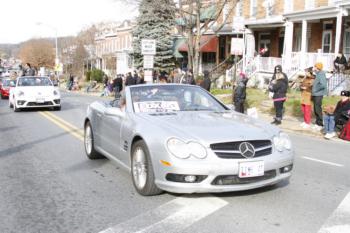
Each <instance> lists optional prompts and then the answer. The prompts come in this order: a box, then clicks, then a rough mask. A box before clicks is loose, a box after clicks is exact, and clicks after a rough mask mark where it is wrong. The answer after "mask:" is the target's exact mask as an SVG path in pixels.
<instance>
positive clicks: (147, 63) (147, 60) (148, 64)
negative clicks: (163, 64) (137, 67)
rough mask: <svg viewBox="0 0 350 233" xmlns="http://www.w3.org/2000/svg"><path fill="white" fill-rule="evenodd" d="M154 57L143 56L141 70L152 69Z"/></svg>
mask: <svg viewBox="0 0 350 233" xmlns="http://www.w3.org/2000/svg"><path fill="white" fill-rule="evenodd" d="M153 64H154V56H153V55H144V56H143V68H144V69H153Z"/></svg>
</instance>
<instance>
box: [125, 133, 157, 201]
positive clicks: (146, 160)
mask: <svg viewBox="0 0 350 233" xmlns="http://www.w3.org/2000/svg"><path fill="white" fill-rule="evenodd" d="M131 156H132V158H131V175H132V181H133V184H134V187H135V188H136V190H137V192H138V193H139V194H141V195H143V196H153V195H158V194H160V193H161V192H162V190H161V189H159V188H158V187H157V186H156V184H155V183H154V179H155V178H154V171H153V166H152V161H151V158H150V154H149V151H148V148H147V146H146V143H145V142H144V141H142V140H141V141H137V142H136V143H135V144H134V145H133V146H132V152H131Z"/></svg>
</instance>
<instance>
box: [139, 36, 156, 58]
mask: <svg viewBox="0 0 350 233" xmlns="http://www.w3.org/2000/svg"><path fill="white" fill-rule="evenodd" d="M141 53H142V55H156V40H149V39H142V40H141Z"/></svg>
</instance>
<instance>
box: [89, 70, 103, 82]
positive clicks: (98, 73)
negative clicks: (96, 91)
mask: <svg viewBox="0 0 350 233" xmlns="http://www.w3.org/2000/svg"><path fill="white" fill-rule="evenodd" d="M103 75H104V73H103V71H102V70H99V69H93V70H91V74H90V80H93V81H97V82H99V83H100V82H102V81H103Z"/></svg>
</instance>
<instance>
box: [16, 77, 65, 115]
mask: <svg viewBox="0 0 350 233" xmlns="http://www.w3.org/2000/svg"><path fill="white" fill-rule="evenodd" d="M9 106H10V108H12V107H13V110H14V111H15V112H18V111H20V110H21V109H23V108H46V107H51V108H53V109H54V110H61V95H60V92H59V90H58V88H57V87H55V86H54V85H53V83H52V82H51V80H50V79H49V78H48V77H31V76H23V77H19V78H18V79H17V82H16V86H15V87H14V88H12V89H11V90H10V95H9Z"/></svg>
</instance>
